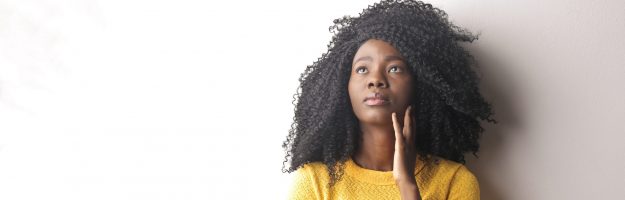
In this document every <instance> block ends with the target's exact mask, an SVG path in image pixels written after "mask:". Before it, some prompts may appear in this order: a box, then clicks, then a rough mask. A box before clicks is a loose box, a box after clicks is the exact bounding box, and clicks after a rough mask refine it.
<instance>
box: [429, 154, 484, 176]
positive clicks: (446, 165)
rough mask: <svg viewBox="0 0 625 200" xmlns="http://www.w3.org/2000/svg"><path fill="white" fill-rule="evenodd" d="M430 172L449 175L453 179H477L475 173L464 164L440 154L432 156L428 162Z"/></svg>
mask: <svg viewBox="0 0 625 200" xmlns="http://www.w3.org/2000/svg"><path fill="white" fill-rule="evenodd" d="M427 166H428V168H429V170H427V171H429V172H430V173H435V174H438V175H439V176H440V175H443V176H448V177H449V178H453V179H473V180H477V178H476V177H475V175H474V174H473V173H472V172H471V170H469V168H467V167H466V166H465V165H464V164H462V163H458V162H455V161H452V160H448V159H445V158H442V157H439V156H431V160H430V162H429V163H428V165H427Z"/></svg>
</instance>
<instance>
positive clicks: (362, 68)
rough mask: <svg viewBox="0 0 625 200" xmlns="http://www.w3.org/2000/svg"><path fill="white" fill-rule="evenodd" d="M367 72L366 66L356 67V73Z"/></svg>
mask: <svg viewBox="0 0 625 200" xmlns="http://www.w3.org/2000/svg"><path fill="white" fill-rule="evenodd" d="M366 72H367V68H364V67H359V68H357V69H356V73H359V74H361V73H366Z"/></svg>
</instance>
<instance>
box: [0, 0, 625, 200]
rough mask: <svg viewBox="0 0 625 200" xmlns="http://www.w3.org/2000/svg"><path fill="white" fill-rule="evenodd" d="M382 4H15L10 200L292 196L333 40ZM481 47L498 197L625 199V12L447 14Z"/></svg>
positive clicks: (557, 7)
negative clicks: (288, 146) (310, 95)
mask: <svg viewBox="0 0 625 200" xmlns="http://www.w3.org/2000/svg"><path fill="white" fill-rule="evenodd" d="M373 2H375V1H370V0H366V1H314V2H313V1H180V0H179V1H171V0H170V1H139V0H124V1H110V0H107V1H104V0H101V1H96V0H85V1H78V0H75V1H35V0H1V1H0V199H3V200H17V199H67V200H69V199H283V198H285V197H286V193H287V190H288V188H289V186H290V180H291V179H290V178H291V176H290V175H289V174H283V173H282V172H281V167H282V160H283V156H284V153H283V151H282V148H281V145H282V142H283V140H284V139H285V136H286V134H287V132H288V129H289V127H290V123H291V119H292V116H293V105H292V104H291V102H292V95H293V94H294V92H295V90H296V88H297V84H298V81H297V80H298V78H299V75H300V73H301V72H303V70H304V69H305V67H306V66H307V65H309V64H312V62H313V61H315V60H316V59H317V58H318V57H319V56H321V53H323V52H325V50H326V45H327V43H328V42H329V40H330V37H331V35H330V33H329V32H328V27H329V26H330V25H332V20H333V19H335V18H338V17H341V16H343V15H356V14H357V13H359V12H360V11H361V10H362V9H363V8H366V7H367V5H370V4H372V3H373ZM430 2H431V3H432V4H433V5H434V6H436V7H439V8H441V9H443V10H445V11H447V13H448V14H449V17H450V19H451V20H452V21H453V22H454V23H455V24H457V25H459V26H462V27H466V28H468V29H469V30H471V31H473V32H474V33H480V34H481V35H480V36H481V37H480V39H479V40H478V41H476V42H475V43H474V44H471V45H467V47H468V49H469V50H470V51H471V52H473V53H474V55H475V56H476V58H477V59H478V61H479V62H480V63H481V65H482V67H481V68H480V74H481V76H482V85H481V88H482V91H483V93H484V96H485V97H486V98H487V99H488V100H489V101H491V102H492V103H493V104H494V111H495V113H496V116H495V118H497V119H498V120H499V121H500V123H499V124H497V125H490V124H485V128H486V130H487V131H486V132H485V133H484V135H483V139H482V149H481V152H480V154H479V155H480V158H479V159H469V162H468V165H469V167H470V169H471V170H472V171H473V172H474V173H475V174H476V175H477V177H478V179H479V181H480V186H481V189H482V198H483V199H518V200H521V199H545V200H546V199H625V194H624V193H623V191H624V189H625V145H624V142H625V128H624V124H625V105H624V102H625V80H624V79H623V78H624V77H625V39H623V36H624V35H625V9H624V8H625V1H618V0H613V1H564V0H556V1H539V0H524V1H520V0H519V1H496V0H476V1H459V0H453V1H430Z"/></svg>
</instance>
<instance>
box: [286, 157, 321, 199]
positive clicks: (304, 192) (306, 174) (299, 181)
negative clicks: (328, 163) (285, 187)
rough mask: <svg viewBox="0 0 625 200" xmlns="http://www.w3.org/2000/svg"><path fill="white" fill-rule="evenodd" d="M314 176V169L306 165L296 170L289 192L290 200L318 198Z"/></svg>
mask: <svg viewBox="0 0 625 200" xmlns="http://www.w3.org/2000/svg"><path fill="white" fill-rule="evenodd" d="M314 188H315V186H314V183H313V178H312V170H311V169H310V167H309V166H306V165H304V166H303V167H301V168H299V169H298V170H297V171H295V174H294V177H293V183H292V186H291V189H290V192H289V199H290V200H304V199H317V195H316V193H315V189H314Z"/></svg>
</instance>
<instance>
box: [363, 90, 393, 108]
mask: <svg viewBox="0 0 625 200" xmlns="http://www.w3.org/2000/svg"><path fill="white" fill-rule="evenodd" d="M365 104H366V105H369V106H381V105H387V104H389V100H388V97H386V95H384V94H382V93H377V92H376V93H371V94H369V95H367V97H365Z"/></svg>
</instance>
